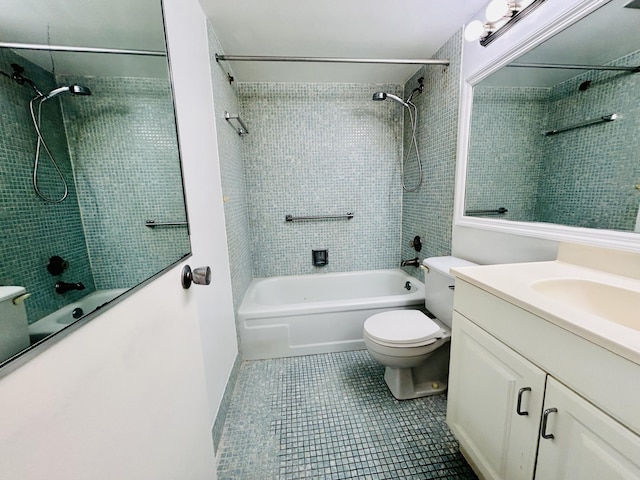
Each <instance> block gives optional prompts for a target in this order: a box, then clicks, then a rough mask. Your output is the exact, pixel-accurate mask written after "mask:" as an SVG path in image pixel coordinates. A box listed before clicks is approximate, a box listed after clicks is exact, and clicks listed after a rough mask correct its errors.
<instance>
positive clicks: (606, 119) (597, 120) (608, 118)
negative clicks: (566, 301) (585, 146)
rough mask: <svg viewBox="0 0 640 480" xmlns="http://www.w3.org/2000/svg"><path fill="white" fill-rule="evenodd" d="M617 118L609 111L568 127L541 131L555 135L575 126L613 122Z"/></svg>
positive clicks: (547, 134)
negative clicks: (607, 113) (606, 113)
mask: <svg viewBox="0 0 640 480" xmlns="http://www.w3.org/2000/svg"><path fill="white" fill-rule="evenodd" d="M617 118H618V114H617V113H610V114H609V115H602V116H601V117H598V118H592V119H591V120H586V121H584V122H580V123H576V124H574V125H569V126H568V127H563V128H556V129H555V130H549V131H547V132H543V134H544V135H545V136H547V137H548V136H549V135H555V134H556V133H561V132H566V131H568V130H574V129H576V128H582V127H588V126H589V125H596V124H598V123H603V122H613V121H614V120H616V119H617Z"/></svg>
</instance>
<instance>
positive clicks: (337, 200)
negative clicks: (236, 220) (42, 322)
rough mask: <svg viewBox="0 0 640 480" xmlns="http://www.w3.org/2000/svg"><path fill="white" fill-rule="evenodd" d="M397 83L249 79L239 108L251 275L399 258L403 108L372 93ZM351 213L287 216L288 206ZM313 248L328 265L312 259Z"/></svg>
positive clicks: (369, 265)
mask: <svg viewBox="0 0 640 480" xmlns="http://www.w3.org/2000/svg"><path fill="white" fill-rule="evenodd" d="M379 90H386V91H389V92H391V93H394V94H396V95H401V94H402V87H401V86H399V85H362V84H283V83H244V84H240V85H239V87H238V92H239V95H240V104H241V113H242V116H243V119H244V120H246V122H247V125H248V128H249V130H250V132H251V133H250V135H248V136H247V137H246V138H245V139H243V142H242V143H243V147H244V149H243V155H244V160H245V176H246V177H245V178H246V184H247V198H248V207H249V222H250V227H251V238H252V264H253V275H254V276H256V277H268V276H276V275H295V274H309V273H323V272H341V271H353V270H372V269H381V268H394V267H397V266H398V264H399V261H400V256H399V250H398V242H399V241H400V227H401V213H402V211H401V208H402V205H401V198H402V194H401V189H400V184H399V168H398V164H399V163H398V162H399V159H400V158H401V153H402V145H401V141H400V139H401V135H402V108H399V106H398V105H397V104H396V103H395V102H391V101H388V102H373V101H372V100H371V96H372V94H373V92H375V91H379ZM347 212H353V213H354V218H353V219H352V220H325V221H315V222H314V221H312V222H285V215H287V214H291V215H294V216H306V215H338V214H346V213H347ZM312 249H327V250H328V252H329V264H328V265H327V266H326V267H314V266H313V265H312V261H311V259H312V257H311V251H312Z"/></svg>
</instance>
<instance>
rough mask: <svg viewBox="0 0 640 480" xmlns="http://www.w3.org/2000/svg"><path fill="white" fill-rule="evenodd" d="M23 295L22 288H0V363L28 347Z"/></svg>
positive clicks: (27, 329)
mask: <svg viewBox="0 0 640 480" xmlns="http://www.w3.org/2000/svg"><path fill="white" fill-rule="evenodd" d="M25 293H26V292H25V289H24V288H23V287H0V332H2V335H0V362H4V361H5V360H7V359H9V358H11V357H13V356H14V355H15V354H16V353H18V352H20V351H22V350H24V349H25V348H27V347H28V346H29V345H30V342H29V324H28V322H27V312H26V310H25V308H24V301H23V299H24V297H22V296H23V295H24V294H25ZM21 297H22V298H21ZM14 300H16V302H15V303H14Z"/></svg>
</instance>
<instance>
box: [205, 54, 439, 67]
mask: <svg viewBox="0 0 640 480" xmlns="http://www.w3.org/2000/svg"><path fill="white" fill-rule="evenodd" d="M220 60H224V61H226V62H308V63H385V64H391V65H449V63H450V62H449V60H438V59H433V58H427V59H406V58H405V59H393V58H342V57H275V56H252V55H218V54H217V53H216V62H219V61H220Z"/></svg>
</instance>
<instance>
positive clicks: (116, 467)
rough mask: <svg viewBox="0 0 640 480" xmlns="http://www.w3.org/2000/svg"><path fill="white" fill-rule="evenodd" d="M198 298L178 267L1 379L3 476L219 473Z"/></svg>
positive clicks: (101, 479)
mask: <svg viewBox="0 0 640 480" xmlns="http://www.w3.org/2000/svg"><path fill="white" fill-rule="evenodd" d="M198 288H209V287H198ZM192 290H193V289H192ZM193 297H194V295H193V292H192V291H191V290H188V291H187V290H183V289H182V287H181V286H180V267H176V268H174V269H172V270H170V271H168V272H167V273H166V274H164V275H162V276H161V277H159V278H157V279H156V280H154V281H153V282H151V283H150V284H149V285H147V286H145V287H143V288H142V289H141V290H140V291H138V292H137V293H136V294H134V295H132V296H130V297H129V298H126V299H125V300H123V301H122V302H121V303H119V304H117V305H115V306H114V307H113V308H111V309H110V310H107V311H106V312H104V313H103V314H102V315H100V316H98V317H97V318H95V319H94V320H92V321H91V322H89V323H88V324H86V325H84V326H83V327H82V328H80V329H78V330H76V331H75V332H73V333H72V334H70V335H69V336H68V337H66V338H64V339H63V340H62V341H60V342H59V343H56V344H54V345H52V346H51V347H50V348H49V349H48V350H46V351H44V352H42V353H41V354H40V355H38V356H36V357H35V358H34V359H32V360H31V361H29V362H28V363H26V364H25V365H23V366H21V367H20V368H19V369H18V370H16V371H15V372H13V373H11V374H9V375H8V376H6V377H4V378H2V379H1V380H0V425H2V428H1V429H0V479H2V480H4V479H7V480H14V479H15V480H41V479H52V480H58V479H65V480H88V479H91V480H114V479H123V480H125V479H127V480H128V479H132V480H133V479H135V480H176V479H185V480H213V479H215V459H214V455H213V446H212V441H211V434H210V431H209V425H210V423H209V421H208V408H207V400H206V395H207V391H206V387H205V384H204V371H203V364H202V350H201V348H200V340H199V331H198V316H197V313H196V309H195V302H194V298H193Z"/></svg>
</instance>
